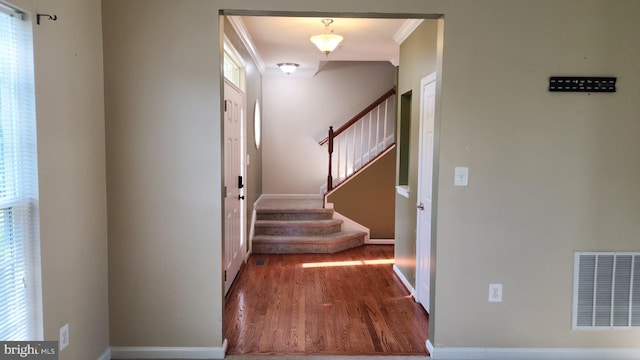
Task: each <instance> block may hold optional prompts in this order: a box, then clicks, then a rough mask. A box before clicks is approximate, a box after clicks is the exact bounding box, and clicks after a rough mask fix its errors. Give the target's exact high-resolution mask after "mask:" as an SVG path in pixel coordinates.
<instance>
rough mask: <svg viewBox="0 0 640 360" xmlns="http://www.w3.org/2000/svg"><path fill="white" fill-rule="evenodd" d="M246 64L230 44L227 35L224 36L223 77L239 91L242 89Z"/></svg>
mask: <svg viewBox="0 0 640 360" xmlns="http://www.w3.org/2000/svg"><path fill="white" fill-rule="evenodd" d="M245 68H246V65H245V63H244V61H242V57H241V56H240V54H238V52H237V51H236V49H235V48H234V47H233V45H231V42H230V41H229V39H227V37H226V36H225V38H224V61H223V69H224V77H225V78H226V79H227V80H229V81H230V82H231V83H232V84H233V85H235V86H236V87H237V88H238V89H240V91H244V90H245V88H244V86H245V85H244V81H245V76H246V75H245Z"/></svg>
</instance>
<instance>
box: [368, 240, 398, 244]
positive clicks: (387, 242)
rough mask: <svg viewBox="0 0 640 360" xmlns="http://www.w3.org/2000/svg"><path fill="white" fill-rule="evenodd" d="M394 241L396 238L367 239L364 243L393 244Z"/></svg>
mask: <svg viewBox="0 0 640 360" xmlns="http://www.w3.org/2000/svg"><path fill="white" fill-rule="evenodd" d="M395 243H396V239H369V241H366V242H365V244H373V245H393V244H395Z"/></svg>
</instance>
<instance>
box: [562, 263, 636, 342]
mask: <svg viewBox="0 0 640 360" xmlns="http://www.w3.org/2000/svg"><path fill="white" fill-rule="evenodd" d="M635 326H640V253H636V252H633V253H621V252H618V253H613V252H577V253H576V254H575V263H574V280H573V328H574V329H593V328H598V329H602V328H625V327H635Z"/></svg>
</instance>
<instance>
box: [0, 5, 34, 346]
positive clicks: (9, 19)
mask: <svg viewBox="0 0 640 360" xmlns="http://www.w3.org/2000/svg"><path fill="white" fill-rule="evenodd" d="M24 18H25V14H24V13H22V12H20V11H18V10H16V9H15V8H12V7H10V6H9V5H7V4H4V3H3V2H2V1H0V340H7V341H8V340H16V341H18V340H20V341H26V340H41V339H42V301H41V287H40V248H39V225H38V182H37V156H36V131H35V130H36V129H35V110H34V86H33V45H32V38H31V23H30V22H29V21H25V20H24Z"/></svg>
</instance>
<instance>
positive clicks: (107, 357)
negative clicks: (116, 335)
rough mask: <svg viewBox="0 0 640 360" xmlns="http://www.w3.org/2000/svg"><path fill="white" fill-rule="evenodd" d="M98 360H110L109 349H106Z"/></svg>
mask: <svg viewBox="0 0 640 360" xmlns="http://www.w3.org/2000/svg"><path fill="white" fill-rule="evenodd" d="M98 360H111V348H107V349H106V350H105V351H104V352H103V353H102V355H100V357H98Z"/></svg>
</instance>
